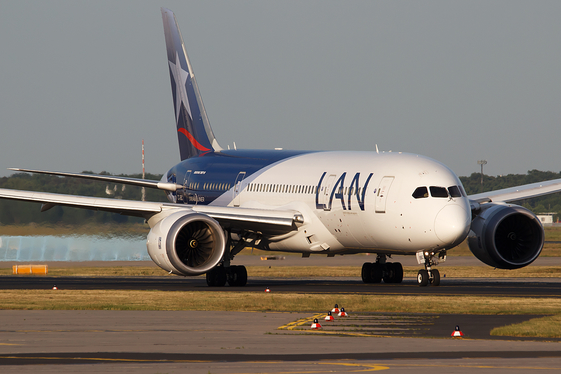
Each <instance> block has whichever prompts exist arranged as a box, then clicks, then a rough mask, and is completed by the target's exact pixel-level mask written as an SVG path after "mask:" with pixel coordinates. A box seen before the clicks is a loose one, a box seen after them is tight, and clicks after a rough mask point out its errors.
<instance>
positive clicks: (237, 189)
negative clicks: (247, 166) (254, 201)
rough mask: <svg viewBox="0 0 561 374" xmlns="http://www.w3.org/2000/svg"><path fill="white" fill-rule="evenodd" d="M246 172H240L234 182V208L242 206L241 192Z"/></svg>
mask: <svg viewBox="0 0 561 374" xmlns="http://www.w3.org/2000/svg"><path fill="white" fill-rule="evenodd" d="M245 173H246V172H245V171H240V172H239V173H238V176H237V177H236V181H235V182H234V206H240V192H242V181H243V179H244V178H245Z"/></svg>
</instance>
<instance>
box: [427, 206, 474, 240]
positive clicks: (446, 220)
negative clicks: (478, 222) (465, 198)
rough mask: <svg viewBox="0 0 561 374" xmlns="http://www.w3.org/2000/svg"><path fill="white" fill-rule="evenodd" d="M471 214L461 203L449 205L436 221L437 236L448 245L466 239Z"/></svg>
mask: <svg viewBox="0 0 561 374" xmlns="http://www.w3.org/2000/svg"><path fill="white" fill-rule="evenodd" d="M470 220H471V214H469V212H468V211H467V209H466V208H464V207H463V206H461V205H447V206H445V207H444V208H443V209H442V210H441V211H440V212H438V214H437V215H436V219H435V221H434V231H435V232H436V236H437V237H438V239H440V240H441V241H442V242H444V243H445V244H446V245H457V244H460V242H461V241H462V240H464V239H465V237H466V235H467V233H468V231H469V227H470Z"/></svg>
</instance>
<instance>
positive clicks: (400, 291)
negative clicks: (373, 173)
mask: <svg viewBox="0 0 561 374" xmlns="http://www.w3.org/2000/svg"><path fill="white" fill-rule="evenodd" d="M54 285H56V286H57V287H58V288H59V289H67V290H94V289H102V290H161V291H231V292H236V291H244V292H263V291H264V290H265V288H270V289H271V291H274V292H275V293H316V294H317V293H342V294H349V293H360V294H365V295H382V294H383V295H387V294H395V295H426V294H431V295H487V296H488V295H497V296H498V295H500V296H513V297H561V281H560V280H559V279H558V278H506V279H505V278H491V279H489V278H465V279H454V278H445V279H442V282H441V285H440V286H439V287H430V286H429V287H419V286H418V285H417V281H416V279H415V278H405V279H404V280H403V283H401V284H384V283H380V284H365V283H363V282H362V280H360V278H358V277H356V278H303V279H290V278H288V279H287V278H251V277H250V279H249V280H248V284H247V285H246V286H245V287H229V286H224V287H208V286H207V285H206V280H205V278H204V277H194V278H191V277H52V276H41V277H39V276H2V277H0V289H5V290H6V289H35V290H36V289H51V288H52V287H53V286H54Z"/></svg>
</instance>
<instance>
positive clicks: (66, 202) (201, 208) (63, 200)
mask: <svg viewBox="0 0 561 374" xmlns="http://www.w3.org/2000/svg"><path fill="white" fill-rule="evenodd" d="M0 198H2V199H10V200H20V201H31V202H37V203H42V204H43V205H42V206H41V211H43V212H44V211H46V210H48V209H51V208H52V207H54V206H57V205H61V206H70V207H75V208H82V209H89V210H101V211H106V212H111V213H118V214H122V215H127V216H135V217H142V218H144V219H146V220H148V219H149V218H151V217H153V216H155V215H156V214H159V213H163V212H165V211H168V212H169V211H170V210H176V211H185V214H188V213H191V212H197V213H202V214H206V215H208V216H209V217H212V218H214V219H216V220H217V221H218V222H219V223H220V224H221V226H222V227H225V228H233V229H249V230H268V231H271V232H286V231H291V230H293V229H295V228H296V224H297V223H303V222H304V218H303V216H302V214H301V213H299V212H298V211H294V210H267V209H248V208H239V207H219V206H208V205H183V204H170V203H156V202H147V201H134V200H122V199H109V198H101V197H88V196H74V195H65V194H56V193H49V192H35V191H21V190H10V189H0ZM156 222H157V221H156Z"/></svg>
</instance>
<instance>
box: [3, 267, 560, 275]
mask: <svg viewBox="0 0 561 374" xmlns="http://www.w3.org/2000/svg"><path fill="white" fill-rule="evenodd" d="M419 269H420V267H417V266H405V267H404V276H405V277H416V276H417V272H418V271H419ZM438 269H439V270H440V274H441V277H444V276H446V278H556V277H561V268H560V267H554V266H527V267H525V268H522V269H517V270H501V269H494V268H492V267H489V266H484V265H483V266H441V267H439V268H438ZM360 271H361V268H360V267H358V266H270V267H269V266H248V267H247V272H248V275H249V277H250V278H251V277H272V278H308V277H334V278H337V277H357V278H360ZM11 274H12V269H10V268H5V269H0V275H11ZM49 276H54V277H63V276H87V277H96V276H104V277H112V276H122V277H136V276H172V277H175V275H169V274H168V273H167V272H166V271H164V270H162V269H160V268H158V267H156V266H145V267H141V266H113V267H111V266H108V267H70V268H54V267H50V268H49Z"/></svg>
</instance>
